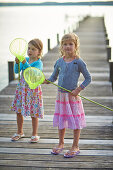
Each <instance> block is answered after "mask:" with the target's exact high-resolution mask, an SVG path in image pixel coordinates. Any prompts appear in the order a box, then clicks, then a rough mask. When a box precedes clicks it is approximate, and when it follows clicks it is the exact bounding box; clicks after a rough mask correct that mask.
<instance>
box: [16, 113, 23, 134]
mask: <svg viewBox="0 0 113 170" xmlns="http://www.w3.org/2000/svg"><path fill="white" fill-rule="evenodd" d="M23 121H24V118H23V116H22V115H21V113H17V127H18V131H17V133H18V134H21V135H22V134H23Z"/></svg>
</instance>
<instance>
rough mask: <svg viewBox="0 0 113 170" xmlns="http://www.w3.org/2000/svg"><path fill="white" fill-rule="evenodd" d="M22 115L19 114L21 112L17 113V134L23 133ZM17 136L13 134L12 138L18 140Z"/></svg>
mask: <svg viewBox="0 0 113 170" xmlns="http://www.w3.org/2000/svg"><path fill="white" fill-rule="evenodd" d="M23 121H24V119H23V116H22V115H21V113H17V134H19V135H23V134H24V133H23ZM18 139H19V137H18V136H15V137H12V140H18Z"/></svg>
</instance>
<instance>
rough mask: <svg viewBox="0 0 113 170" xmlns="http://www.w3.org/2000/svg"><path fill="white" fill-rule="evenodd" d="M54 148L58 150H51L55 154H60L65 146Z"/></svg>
mask: <svg viewBox="0 0 113 170" xmlns="http://www.w3.org/2000/svg"><path fill="white" fill-rule="evenodd" d="M54 149H55V150H56V152H54V151H51V154H53V155H59V154H60V153H61V152H62V151H63V149H64V148H54ZM58 150H59V152H57V151H58Z"/></svg>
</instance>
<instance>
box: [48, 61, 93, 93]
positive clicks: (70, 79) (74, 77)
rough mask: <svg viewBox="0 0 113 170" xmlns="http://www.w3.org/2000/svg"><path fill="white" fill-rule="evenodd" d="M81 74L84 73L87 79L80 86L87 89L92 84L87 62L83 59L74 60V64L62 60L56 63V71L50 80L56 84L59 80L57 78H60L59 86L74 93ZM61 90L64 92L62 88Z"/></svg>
mask: <svg viewBox="0 0 113 170" xmlns="http://www.w3.org/2000/svg"><path fill="white" fill-rule="evenodd" d="M80 73H82V74H83V76H84V78H85V80H84V81H83V82H82V83H81V84H80V86H81V87H82V88H85V87H86V86H87V85H88V84H89V83H90V82H91V75H90V73H89V71H88V69H87V67H86V64H85V62H84V61H83V60H82V59H81V58H79V59H74V60H73V61H72V62H65V61H64V59H63V58H60V59H58V60H57V61H56V63H55V65H54V71H53V73H52V75H51V76H50V78H49V79H48V80H49V81H51V82H54V81H56V80H57V77H59V78H58V85H59V86H61V87H63V88H65V89H68V90H70V91H72V90H74V89H76V88H77V86H78V79H79V76H80ZM59 90H60V91H62V92H64V90H62V89H60V88H59Z"/></svg>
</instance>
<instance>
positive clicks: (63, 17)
mask: <svg viewBox="0 0 113 170" xmlns="http://www.w3.org/2000/svg"><path fill="white" fill-rule="evenodd" d="M112 9H113V7H89V6H66V7H65V6H51V7H49V6H45V7H41V6H40V7H38V6H35V7H0V82H1V83H0V90H1V89H3V88H4V87H6V86H7V85H8V67H7V66H8V64H7V63H8V61H14V56H12V55H11V54H10V52H9V44H10V42H11V41H12V40H13V39H15V38H19V37H20V38H24V39H25V40H27V41H29V40H31V39H33V38H37V37H38V38H40V39H41V40H42V42H43V44H44V54H45V53H47V39H48V38H50V39H51V48H53V47H54V46H56V43H57V40H56V35H57V34H59V36H60V38H61V37H62V35H63V34H64V30H65V31H66V32H68V30H70V31H71V30H72V29H73V27H74V28H75V27H76V25H77V22H78V21H79V20H82V19H83V17H84V16H86V15H88V14H91V15H93V16H95V15H97V16H102V15H105V18H106V23H107V26H108V30H109V35H110V36H111V37H112V31H111V30H113V24H112V23H113V22H112V17H111V16H113V12H112V11H113V10H112ZM109 16H110V17H109ZM111 27H112V29H111ZM110 43H111V44H112V43H113V42H112V41H111V42H110Z"/></svg>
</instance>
